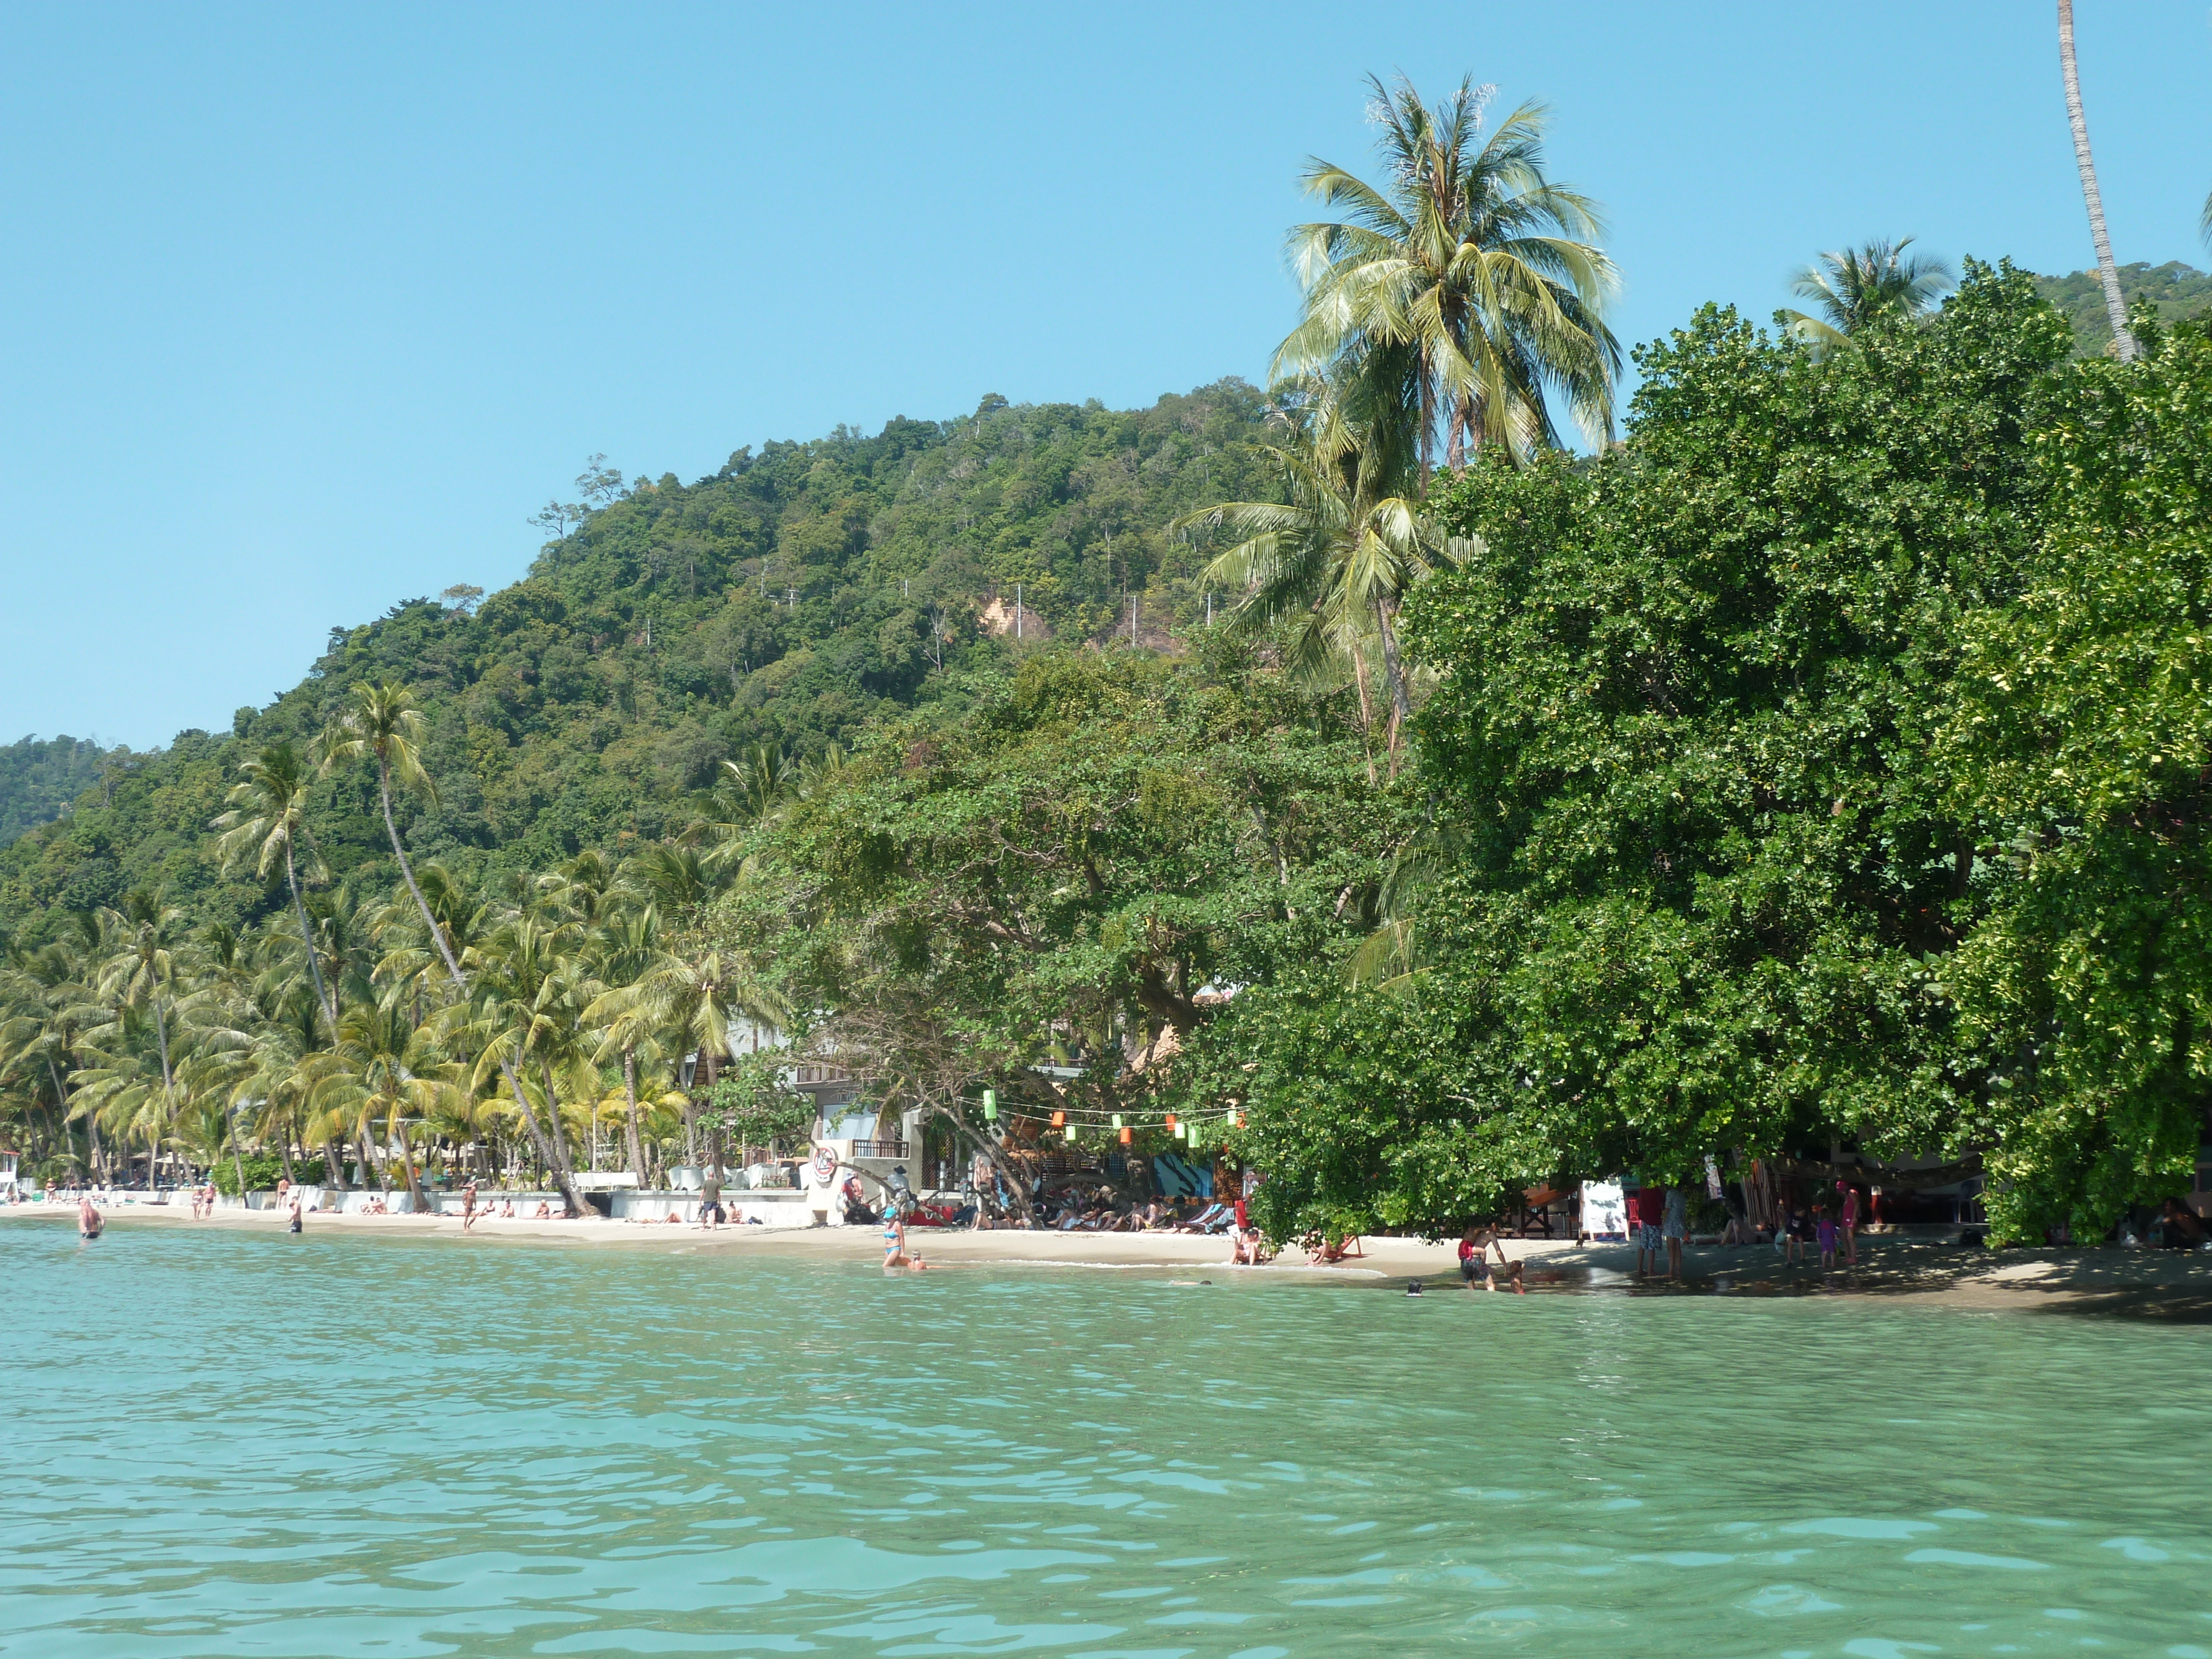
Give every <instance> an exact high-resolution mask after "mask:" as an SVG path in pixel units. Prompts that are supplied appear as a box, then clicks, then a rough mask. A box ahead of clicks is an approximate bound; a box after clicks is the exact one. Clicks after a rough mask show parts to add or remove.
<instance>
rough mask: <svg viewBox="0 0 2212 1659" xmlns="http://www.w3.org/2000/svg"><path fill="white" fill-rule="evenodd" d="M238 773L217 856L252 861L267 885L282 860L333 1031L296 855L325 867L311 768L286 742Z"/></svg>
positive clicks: (230, 861)
mask: <svg viewBox="0 0 2212 1659" xmlns="http://www.w3.org/2000/svg"><path fill="white" fill-rule="evenodd" d="M239 770H240V772H241V773H242V774H243V775H244V776H243V778H242V779H241V781H240V782H239V783H238V784H237V785H236V786H235V787H233V788H232V790H231V792H230V796H229V799H228V800H227V801H226V802H225V803H224V804H225V805H227V806H228V807H229V809H230V810H229V811H227V812H225V813H224V814H223V815H222V817H219V818H217V819H216V821H215V826H214V827H215V828H216V829H221V830H224V831H226V832H227V833H226V834H225V835H224V836H222V839H221V840H219V841H218V842H216V856H218V857H219V858H221V859H222V861H223V864H224V866H225V867H226V868H228V867H229V866H234V865H235V864H238V863H240V862H242V861H243V860H245V859H246V857H248V856H249V855H250V856H251V857H252V860H253V873H254V874H255V875H256V876H258V878H260V879H261V880H263V881H266V880H268V879H269V872H270V869H271V868H272V867H273V866H275V865H276V861H277V860H279V859H282V860H283V863H284V885H285V886H286V888H287V889H289V890H290V892H291V895H292V910H293V914H294V915H296V916H297V917H298V918H299V921H300V943H301V946H302V948H304V949H305V951H307V972H308V974H309V975H311V976H312V977H313V980H314V981H315V1000H316V1001H318V1002H319V1003H320V1004H322V1006H323V1012H324V1014H325V1016H326V1017H327V1018H329V1020H330V1022H331V1030H333V1031H335V1030H337V1024H338V1005H337V999H336V998H335V997H334V996H333V995H332V994H331V991H330V989H329V987H326V986H325V984H324V983H323V970H322V969H321V967H320V966H319V965H318V963H316V961H315V936H314V930H313V928H312V927H309V926H308V924H307V905H306V904H305V903H304V902H302V901H301V897H300V872H299V866H298V860H297V858H296V856H295V854H296V851H297V850H299V849H304V850H305V851H306V853H307V856H308V857H309V858H310V859H311V860H313V861H314V866H315V868H316V869H317V870H319V866H320V864H321V860H320V859H319V858H317V857H316V854H315V849H314V842H313V838H312V836H310V835H309V834H308V830H307V784H308V781H309V780H308V775H307V765H306V763H304V762H303V761H302V760H301V757H300V755H299V753H298V751H297V750H295V749H294V748H293V747H292V744H291V742H290V740H289V739H287V740H286V741H284V742H283V743H279V744H272V745H270V747H269V748H266V749H264V750H262V751H261V752H260V753H259V754H258V755H257V756H255V757H253V758H252V760H249V761H247V762H246V763H244V764H243V765H241V766H240V768H239ZM311 873H313V871H311Z"/></svg>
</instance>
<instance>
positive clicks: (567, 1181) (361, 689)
mask: <svg viewBox="0 0 2212 1659" xmlns="http://www.w3.org/2000/svg"><path fill="white" fill-rule="evenodd" d="M353 690H354V706H353V707H352V708H350V709H349V710H347V711H346V712H345V713H344V714H342V715H340V716H339V717H338V718H337V720H333V721H332V722H331V724H330V726H327V727H326V728H325V731H324V732H323V735H322V736H321V737H320V738H318V739H317V740H316V746H317V748H318V750H319V751H320V758H321V761H322V764H323V766H324V767H325V769H331V768H334V767H337V766H339V765H343V764H344V763H347V762H349V761H350V762H355V763H358V762H359V761H360V760H361V759H362V757H374V759H375V761H376V787H377V796H378V799H379V800H380V802H381V803H382V805H383V807H384V833H385V835H386V836H387V837H388V838H389V839H390V841H391V842H392V857H393V858H395V859H396V860H398V863H399V873H400V875H401V877H402V878H404V879H405V881H406V883H407V890H408V891H409V892H410V894H412V895H413V896H414V898H415V908H416V910H417V911H419V912H420V913H421V915H422V926H423V928H424V929H425V930H426V931H427V932H428V934H429V936H430V942H431V943H432V944H433V945H435V946H436V947H437V951H438V954H439V955H440V957H442V958H443V959H444V961H445V964H446V972H447V975H449V976H450V977H451V979H452V981H453V989H454V991H455V992H456V993H457V994H459V997H460V998H461V999H462V1000H464V1001H465V1000H467V999H468V997H469V994H470V992H469V979H468V975H466V974H465V973H463V972H462V971H461V962H460V957H459V956H457V955H456V954H455V953H454V951H453V943H452V941H451V940H450V939H447V935H446V933H445V930H444V929H443V928H441V927H440V926H439V925H438V919H437V917H436V916H435V915H433V914H432V913H431V910H430V902H429V900H428V899H426V898H424V897H423V896H422V883H421V882H419V881H417V880H416V878H415V866H413V865H412V864H410V863H409V862H408V859H407V849H406V848H405V847H404V846H403V845H402V844H401V842H400V840H399V826H398V823H396V822H394V820H393V818H392V783H393V781H394V780H395V779H396V780H397V781H398V782H399V783H400V784H401V785H402V787H406V788H410V789H412V790H414V791H415V792H416V793H418V794H420V795H422V796H423V797H424V798H426V799H429V800H432V801H435V800H436V799H437V794H438V791H437V786H436V785H435V783H434V782H432V781H431V778H430V775H429V773H428V772H427V771H425V770H424V769H423V768H422V738H423V733H424V731H425V729H426V728H425V725H424V722H423V720H422V710H421V709H420V708H416V704H415V696H414V694H413V693H412V692H410V690H408V689H407V688H406V687H405V686H404V685H398V684H393V683H392V682H391V681H386V682H385V683H384V684H380V685H370V684H359V685H356V686H355V687H354V689H353ZM500 1070H501V1074H502V1075H503V1077H504V1079H505V1080H506V1083H507V1091H508V1092H509V1093H511V1094H512V1095H513V1097H514V1103H515V1106H516V1109H518V1110H520V1113H521V1114H522V1119H523V1121H524V1122H525V1123H526V1125H528V1126H529V1128H530V1133H531V1137H532V1139H533V1140H535V1141H536V1142H537V1143H538V1151H539V1153H540V1155H541V1156H542V1157H543V1158H544V1160H545V1164H546V1167H547V1168H548V1169H550V1170H552V1171H553V1176H554V1179H555V1180H556V1182H559V1183H560V1187H561V1198H562V1202H563V1203H565V1204H566V1205H567V1206H568V1213H569V1214H570V1215H572V1216H574V1215H581V1214H582V1213H583V1212H584V1204H583V1200H581V1199H580V1198H579V1197H578V1196H577V1194H576V1188H575V1182H574V1177H573V1176H572V1175H571V1174H570V1172H569V1170H568V1160H567V1159H566V1158H559V1157H556V1156H555V1152H556V1149H555V1147H554V1145H553V1143H552V1142H551V1141H550V1140H548V1139H546V1138H545V1134H544V1130H543V1129H542V1128H540V1127H539V1126H538V1119H537V1116H536V1115H535V1114H534V1113H533V1112H532V1110H531V1107H530V1102H529V1100H528V1098H527V1097H526V1096H525V1095H524V1093H523V1091H522V1079H520V1077H518V1076H516V1075H515V1071H514V1067H513V1065H512V1064H511V1063H509V1062H508V1061H507V1060H505V1059H502V1060H501V1061H500ZM554 1127H555V1129H556V1132H557V1130H558V1128H559V1127H560V1126H559V1122H558V1120H557V1119H556V1121H555V1125H554Z"/></svg>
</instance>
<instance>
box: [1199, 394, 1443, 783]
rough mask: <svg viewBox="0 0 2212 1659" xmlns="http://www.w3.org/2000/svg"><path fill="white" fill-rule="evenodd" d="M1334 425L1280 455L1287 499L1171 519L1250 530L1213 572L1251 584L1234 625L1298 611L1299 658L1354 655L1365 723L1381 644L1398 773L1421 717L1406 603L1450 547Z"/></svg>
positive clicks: (1308, 666)
mask: <svg viewBox="0 0 2212 1659" xmlns="http://www.w3.org/2000/svg"><path fill="white" fill-rule="evenodd" d="M1331 432H1332V423H1331V422H1329V421H1328V420H1327V419H1325V418H1324V419H1322V420H1321V421H1318V422H1315V423H1313V424H1311V425H1310V426H1309V427H1308V428H1307V430H1306V431H1305V432H1304V433H1303V434H1301V435H1300V437H1299V439H1298V441H1296V442H1294V443H1292V444H1291V445H1286V446H1281V447H1275V448H1273V449H1271V450H1270V451H1269V452H1268V453H1269V455H1270V456H1271V457H1272V459H1273V460H1274V462H1275V464H1276V465H1278V466H1279V468H1280V469H1281V470H1282V475H1283V482H1284V486H1285V494H1286V495H1288V496H1289V498H1290V499H1289V500H1288V501H1287V502H1273V501H1225V502H1222V503H1221V504H1220V505H1218V506H1216V507H1208V508H1207V509H1206V510H1205V511H1204V512H1201V513H1190V514H1188V515H1186V516H1185V517H1183V518H1181V519H1178V520H1176V521H1175V523H1174V525H1173V526H1171V527H1172V528H1173V529H1175V530H1176V531H1178V532H1182V533H1185V534H1188V533H1191V532H1194V531H1197V530H1200V529H1207V530H1222V529H1226V530H1229V531H1231V532H1235V533H1237V534H1238V535H1240V536H1242V537H1243V540H1241V541H1239V542H1238V543H1237V544H1236V545H1235V546H1234V547H1231V549H1230V550H1228V551H1227V552H1225V553H1223V554H1222V555H1220V556H1218V558H1216V559H1215V560H1214V561H1213V562H1212V563H1211V564H1210V565H1208V566H1207V567H1206V574H1205V577H1204V580H1205V581H1206V582H1207V583H1208V584H1214V583H1218V584H1219V585H1221V586H1224V587H1227V588H1231V589H1237V588H1242V589H1243V590H1244V598H1243V600H1242V601H1241V602H1240V603H1239V604H1238V605H1237V608H1236V609H1235V610H1234V611H1231V613H1230V617H1231V623H1232V625H1235V626H1239V627H1244V628H1254V629H1256V628H1263V627H1266V626H1267V625H1268V619H1269V618H1271V617H1274V616H1275V615H1277V614H1278V613H1279V612H1286V613H1289V614H1291V615H1293V616H1295V617H1297V619H1298V620H1297V623H1296V624H1295V627H1294V631H1293V634H1292V638H1291V646H1290V649H1289V658H1290V660H1291V664H1292V665H1293V666H1294V667H1298V668H1303V669H1304V670H1305V671H1308V672H1312V671H1316V670H1318V669H1319V668H1320V667H1321V665H1322V664H1323V663H1325V662H1327V661H1328V660H1330V659H1332V658H1333V657H1335V656H1342V657H1345V658H1346V659H1349V661H1350V663H1351V666H1352V674H1353V677H1354V678H1355V680H1356V681H1357V683H1358V689H1359V701H1360V709H1361V715H1362V719H1363V720H1368V719H1370V718H1371V714H1370V709H1369V707H1368V696H1367V680H1366V656H1365V650H1364V641H1365V640H1366V639H1367V638H1369V637H1372V638H1373V639H1374V640H1375V641H1376V642H1377V643H1378V644H1379V646H1380V647H1381V652H1382V657H1383V682H1384V687H1385V690H1386V692H1387V695H1388V696H1389V704H1390V718H1389V735H1388V738H1387V747H1388V749H1389V753H1390V755H1391V757H1392V766H1393V769H1394V771H1395V765H1396V757H1397V754H1398V750H1399V745H1400V744H1401V741H1402V740H1403V737H1404V726H1405V723H1406V721H1407V720H1408V719H1409V718H1411V716H1412V713H1413V707H1412V700H1411V696H1410V694H1409V692H1408V690H1407V672H1406V667H1405V663H1404V659H1403V657H1402V655H1401V652H1400V650H1399V646H1398V627H1397V618H1398V612H1399V609H1400V607H1401V605H1402V604H1403V603H1404V600H1405V596H1406V594H1407V591H1408V590H1409V589H1411V588H1412V587H1413V585H1414V584H1415V583H1416V582H1418V581H1419V580H1422V579H1423V578H1424V577H1425V576H1426V575H1427V574H1429V572H1430V571H1431V569H1433V568H1435V566H1436V565H1437V564H1438V563H1440V562H1443V561H1444V560H1445V559H1446V558H1448V557H1449V556H1450V550H1449V548H1448V547H1447V545H1446V543H1445V541H1444V538H1443V536H1442V534H1441V532H1439V531H1438V530H1437V526H1435V525H1434V524H1433V523H1432V522H1431V520H1429V519H1428V518H1427V517H1426V516H1425V514H1424V513H1422V511H1421V508H1420V505H1419V502H1417V501H1412V500H1410V499H1408V498H1407V497H1406V496H1404V495H1396V494H1384V493H1382V492H1383V490H1384V489H1387V488H1388V485H1387V483H1385V482H1384V481H1383V479H1378V478H1377V477H1376V470H1375V469H1374V468H1373V466H1372V465H1371V457H1372V454H1373V453H1374V452H1373V451H1372V449H1371V448H1363V447H1358V446H1357V445H1356V444H1354V443H1353V442H1352V441H1349V440H1348V439H1346V438H1345V437H1343V436H1342V435H1335V436H1332V435H1331Z"/></svg>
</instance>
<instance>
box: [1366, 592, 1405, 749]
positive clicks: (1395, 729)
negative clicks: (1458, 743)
mask: <svg viewBox="0 0 2212 1659" xmlns="http://www.w3.org/2000/svg"><path fill="white" fill-rule="evenodd" d="M1397 614H1398V602H1397V601H1396V600H1395V599H1384V600H1383V601H1381V602H1380V603H1379V604H1377V605H1376V607H1375V626H1376V631H1377V632H1379V633H1380V634H1381V635H1383V678H1384V679H1385V680H1386V681H1387V682H1388V683H1389V688H1390V732H1389V753H1390V775H1391V776H1392V777H1394V778H1395V777H1396V776H1397V775H1398V745H1399V744H1400V743H1401V742H1402V741H1404V736H1405V726H1406V722H1407V720H1411V719H1412V718H1413V704H1412V702H1410V701H1409V700H1408V699H1407V695H1406V671H1405V665H1404V664H1403V663H1402V662H1401V660H1400V659H1399V656H1398V629H1397V628H1396V626H1395V618H1396V617H1397Z"/></svg>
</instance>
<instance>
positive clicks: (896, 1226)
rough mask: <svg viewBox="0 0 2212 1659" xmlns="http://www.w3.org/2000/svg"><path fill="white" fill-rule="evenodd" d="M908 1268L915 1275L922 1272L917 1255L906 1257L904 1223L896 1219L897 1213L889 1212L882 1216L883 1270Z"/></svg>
mask: <svg viewBox="0 0 2212 1659" xmlns="http://www.w3.org/2000/svg"><path fill="white" fill-rule="evenodd" d="M894 1267H908V1268H911V1269H913V1271H915V1273H920V1272H921V1270H922V1261H921V1257H920V1256H918V1255H908V1254H907V1249H906V1223H904V1222H903V1221H901V1220H900V1219H899V1218H898V1212H897V1211H896V1210H889V1211H886V1212H884V1271H885V1272H889V1271H890V1270H891V1269H892V1268H894Z"/></svg>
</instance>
